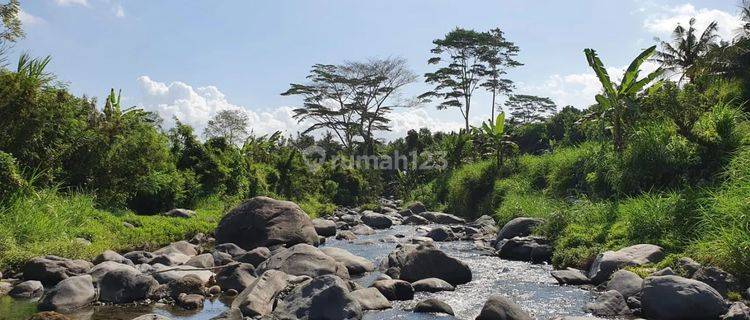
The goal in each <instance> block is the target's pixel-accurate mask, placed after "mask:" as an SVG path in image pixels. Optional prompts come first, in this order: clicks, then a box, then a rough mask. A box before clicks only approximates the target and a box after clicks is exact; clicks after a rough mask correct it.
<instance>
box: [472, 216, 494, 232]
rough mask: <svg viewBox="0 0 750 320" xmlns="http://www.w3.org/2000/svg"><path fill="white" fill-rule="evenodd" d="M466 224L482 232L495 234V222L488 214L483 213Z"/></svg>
mask: <svg viewBox="0 0 750 320" xmlns="http://www.w3.org/2000/svg"><path fill="white" fill-rule="evenodd" d="M466 226H468V227H472V228H476V229H479V230H480V232H482V233H483V234H497V222H495V219H493V218H492V217H490V216H488V215H483V216H481V217H479V218H477V219H476V220H474V221H472V222H470V223H467V224H466Z"/></svg>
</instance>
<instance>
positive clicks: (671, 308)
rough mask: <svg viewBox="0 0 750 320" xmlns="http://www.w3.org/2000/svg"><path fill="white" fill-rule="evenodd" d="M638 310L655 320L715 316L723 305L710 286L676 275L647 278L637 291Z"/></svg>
mask: <svg viewBox="0 0 750 320" xmlns="http://www.w3.org/2000/svg"><path fill="white" fill-rule="evenodd" d="M641 307H642V313H643V315H644V316H645V317H647V318H653V319H659V320H678V319H681V320H698V319H717V318H719V316H721V315H723V314H724V313H726V311H727V305H726V304H725V303H724V300H723V299H722V297H721V294H719V292H717V291H716V290H715V289H714V288H711V286H709V285H707V284H705V283H703V282H700V281H697V280H692V279H687V278H682V277H678V276H659V277H648V278H646V279H645V280H644V281H643V289H642V291H641Z"/></svg>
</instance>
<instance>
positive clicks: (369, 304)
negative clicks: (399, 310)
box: [351, 288, 391, 310]
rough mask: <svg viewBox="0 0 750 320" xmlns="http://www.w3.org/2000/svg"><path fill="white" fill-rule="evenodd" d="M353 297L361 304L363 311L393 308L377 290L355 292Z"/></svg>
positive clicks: (369, 289)
mask: <svg viewBox="0 0 750 320" xmlns="http://www.w3.org/2000/svg"><path fill="white" fill-rule="evenodd" d="M351 296H352V297H353V298H354V299H355V300H357V302H359V305H360V306H362V310H383V309H389V308H391V302H390V301H388V299H387V298H386V297H385V296H384V295H383V294H382V293H380V291H379V290H378V289H377V288H364V289H359V290H354V291H352V292H351Z"/></svg>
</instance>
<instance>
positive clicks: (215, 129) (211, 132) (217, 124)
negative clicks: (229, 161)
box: [203, 110, 248, 145]
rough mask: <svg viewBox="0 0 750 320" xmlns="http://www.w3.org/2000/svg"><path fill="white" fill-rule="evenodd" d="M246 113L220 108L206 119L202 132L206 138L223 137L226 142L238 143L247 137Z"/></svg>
mask: <svg viewBox="0 0 750 320" xmlns="http://www.w3.org/2000/svg"><path fill="white" fill-rule="evenodd" d="M247 125H248V117H247V113H245V112H244V111H242V110H222V111H219V112H217V113H216V115H214V117H213V118H212V119H211V120H209V121H208V125H207V126H206V129H205V130H204V131H203V134H204V135H205V136H206V138H207V139H210V138H224V139H226V141H227V142H229V143H232V144H234V145H240V144H242V142H243V141H244V140H245V138H247V135H248V132H247Z"/></svg>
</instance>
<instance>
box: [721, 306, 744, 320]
mask: <svg viewBox="0 0 750 320" xmlns="http://www.w3.org/2000/svg"><path fill="white" fill-rule="evenodd" d="M721 320H750V308H748V307H747V305H745V304H744V303H742V302H735V303H733V304H732V305H731V306H730V307H729V311H727V313H726V314H724V315H723V316H721Z"/></svg>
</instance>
